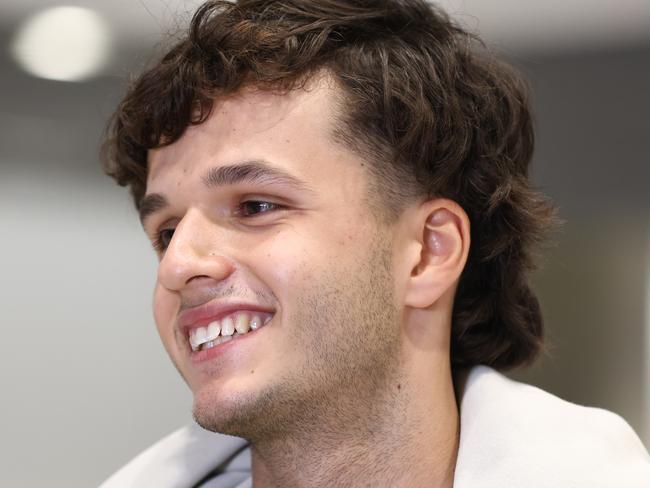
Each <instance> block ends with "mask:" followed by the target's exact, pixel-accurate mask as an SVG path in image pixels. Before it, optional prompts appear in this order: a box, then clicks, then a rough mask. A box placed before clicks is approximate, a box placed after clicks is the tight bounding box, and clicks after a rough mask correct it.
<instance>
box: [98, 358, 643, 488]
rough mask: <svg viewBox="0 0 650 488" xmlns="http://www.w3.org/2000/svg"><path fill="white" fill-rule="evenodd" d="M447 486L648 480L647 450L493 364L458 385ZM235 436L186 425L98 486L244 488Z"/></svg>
mask: <svg viewBox="0 0 650 488" xmlns="http://www.w3.org/2000/svg"><path fill="white" fill-rule="evenodd" d="M459 396H460V398H461V401H460V446H459V451H458V458H457V463H456V471H455V474H454V488H650V456H649V455H648V452H647V451H646V450H645V448H644V447H643V445H642V443H641V441H640V440H639V438H638V437H637V435H636V434H635V433H634V431H633V430H632V429H631V428H630V426H629V425H628V424H627V423H626V422H625V421H624V420H623V419H622V418H621V417H619V416H618V415H615V414H613V413H611V412H608V411H606V410H602V409H598V408H589V407H582V406H579V405H575V404H573V403H569V402H566V401H564V400H561V399H560V398H557V397H556V396H553V395H551V394H549V393H546V392H544V391H542V390H540V389H539V388H535V387H533V386H530V385H525V384H522V383H518V382H516V381H512V380H510V379H508V378H506V377H505V376H503V375H502V374H500V373H498V372H497V371H495V370H493V369H491V368H488V367H485V366H477V367H474V368H472V370H471V371H470V372H469V374H468V376H467V380H466V382H465V385H464V386H463V387H461V391H460V394H459ZM250 471H251V456H250V449H249V448H248V443H247V442H246V441H245V440H244V439H240V438H238V437H231V436H226V435H222V434H214V433H211V432H207V431H205V430H203V429H201V428H200V427H198V426H196V425H192V426H187V427H184V428H182V429H179V430H177V431H175V432H174V433H172V434H170V435H169V436H167V437H166V438H164V439H162V440H161V441H159V442H158V443H156V444H154V445H153V446H151V447H150V448H148V449H147V450H146V451H144V452H143V453H141V454H140V455H138V456H137V457H136V458H135V459H133V460H132V461H131V462H130V463H128V464H127V465H126V466H125V467H123V468H122V469H121V470H120V471H118V472H117V473H115V474H114V475H113V476H112V477H111V478H110V479H108V480H107V481H106V482H104V483H103V484H102V485H101V486H100V488H150V487H151V488H195V487H196V488H251V487H252V480H251V474H250Z"/></svg>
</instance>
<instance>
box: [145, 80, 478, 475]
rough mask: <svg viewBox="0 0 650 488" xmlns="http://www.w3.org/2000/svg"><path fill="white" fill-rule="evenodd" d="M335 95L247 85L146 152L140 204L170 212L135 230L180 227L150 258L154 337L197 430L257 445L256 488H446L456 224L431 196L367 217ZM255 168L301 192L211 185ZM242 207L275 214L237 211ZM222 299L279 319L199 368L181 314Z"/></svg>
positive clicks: (458, 251)
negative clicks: (387, 215)
mask: <svg viewBox="0 0 650 488" xmlns="http://www.w3.org/2000/svg"><path fill="white" fill-rule="evenodd" d="M337 90H338V88H337V87H336V86H335V84H334V83H333V82H331V81H328V79H327V78H326V77H324V78H318V79H315V80H313V81H312V82H311V83H310V84H309V85H308V86H307V88H306V89H300V90H296V91H294V92H291V93H289V94H284V95H277V94H271V93H269V92H262V91H258V90H255V89H252V88H249V89H245V90H243V91H241V92H239V93H237V94H235V95H233V96H230V97H227V98H223V99H219V100H217V101H216V103H215V106H214V110H213V112H212V114H211V116H210V118H209V119H208V120H207V121H206V122H205V123H203V124H201V125H198V126H192V127H190V128H188V130H187V131H186V133H185V134H184V135H183V137H182V138H181V139H180V140H178V141H177V142H175V143H174V144H172V145H170V146H166V147H164V148H161V149H157V150H153V151H151V152H150V154H149V174H148V180H147V194H148V195H151V194H153V193H156V194H160V195H163V196H164V197H165V199H166V201H167V204H166V205H165V206H163V207H162V208H156V211H155V212H153V213H151V214H150V215H148V216H147V218H146V219H145V220H144V227H145V230H146V232H147V234H148V235H149V236H150V237H151V238H152V240H155V239H156V238H157V236H158V235H159V233H160V232H161V231H163V235H164V236H166V237H167V238H169V236H171V235H172V232H173V237H171V239H170V240H169V242H168V244H169V245H168V247H166V249H164V250H160V251H159V252H158V255H159V258H160V265H159V271H158V279H157V283H156V289H155V293H154V315H155V319H156V324H157V328H158V332H159V334H160V337H161V339H162V342H163V344H164V346H165V348H166V350H167V352H168V354H169V355H170V357H171V359H172V361H173V362H174V364H175V366H176V368H177V369H178V371H179V372H180V374H181V375H182V376H183V378H184V379H185V381H186V382H187V384H188V386H189V387H190V389H191V390H192V392H193V396H194V406H193V414H194V417H195V419H196V421H197V422H198V423H199V424H200V425H201V426H203V427H204V428H206V429H209V430H213V431H215V432H223V433H227V434H231V435H237V436H240V437H244V438H246V439H248V440H249V441H250V442H251V445H252V456H253V457H252V463H253V465H252V469H253V481H254V486H255V488H267V487H307V486H309V487H320V486H323V487H325V486H343V487H345V486H350V487H352V486H354V487H359V486H373V487H383V486H386V487H401V486H403V487H418V486H423V487H424V486H427V487H435V486H440V487H451V486H452V481H453V470H454V466H455V461H456V455H457V450H458V408H457V404H456V399H455V396H454V387H453V381H452V376H451V368H450V359H449V334H450V324H451V310H452V305H453V296H454V293H455V289H456V285H457V282H458V278H459V276H460V273H461V271H462V269H463V266H464V264H465V261H466V259H467V251H468V248H469V224H468V220H467V216H466V215H465V213H464V212H463V211H462V209H461V208H460V207H458V206H457V205H456V204H455V203H454V202H451V201H448V200H443V199H436V200H430V201H416V202H413V203H412V204H410V205H408V206H407V208H405V209H404V211H403V212H402V214H401V215H400V217H399V218H398V219H397V220H396V221H393V222H391V223H386V222H384V221H382V219H377V218H376V216H375V215H374V214H373V212H372V210H371V208H370V206H369V205H368V198H369V188H370V187H371V185H370V176H369V173H368V171H367V164H368V163H367V162H366V161H364V160H363V159H362V158H361V157H360V156H359V155H357V154H356V153H353V152H351V151H349V150H347V149H346V148H344V147H342V145H340V144H339V143H337V142H335V140H334V138H333V137H332V133H333V131H334V129H335V127H336V123H337V113H336V109H335V105H334V104H333V102H332V100H334V99H335V97H336V95H337ZM251 160H253V161H260V160H263V161H264V165H266V166H268V167H271V168H274V169H279V170H281V171H283V172H284V173H286V174H289V175H291V176H292V177H293V178H294V179H296V180H298V181H299V182H300V183H299V184H297V185H294V184H292V183H288V182H286V181H283V180H277V179H276V180H267V181H264V182H259V181H257V182H250V181H249V182H246V181H244V182H239V183H235V184H227V185H221V186H219V187H212V188H208V186H206V184H205V175H206V174H207V172H208V171H209V170H210V169H213V168H222V167H224V166H231V165H235V166H237V165H242V164H246V162H247V161H251ZM246 201H266V202H271V203H273V204H279V205H280V206H279V207H278V206H273V205H271V206H268V205H267V206H266V207H260V206H259V205H257V206H255V205H253V207H254V208H255V212H256V213H254V214H251V212H248V213H244V212H242V206H241V204H242V202H246ZM158 207H160V205H159V206H158ZM243 208H249V207H246V206H244V207H243ZM231 300H237V301H241V302H246V303H252V304H257V305H259V306H263V307H266V308H269V309H272V310H274V317H273V320H272V321H271V322H270V323H269V324H268V325H266V326H265V327H264V328H262V329H260V330H259V331H257V336H256V337H254V338H252V339H251V340H250V341H246V343H245V344H244V343H242V344H241V345H239V346H238V347H233V348H231V349H230V350H229V351H228V353H226V354H222V355H221V356H219V357H217V358H214V359H213V360H211V361H209V362H208V363H207V364H201V365H197V364H193V363H192V362H191V361H190V359H189V350H188V346H187V340H186V338H185V337H184V336H183V335H182V334H181V332H180V329H179V328H178V314H179V312H182V311H183V310H187V309H190V308H192V307H196V306H200V305H202V304H205V303H214V302H219V301H222V302H223V301H231Z"/></svg>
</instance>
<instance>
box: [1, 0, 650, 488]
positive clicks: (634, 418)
mask: <svg viewBox="0 0 650 488" xmlns="http://www.w3.org/2000/svg"><path fill="white" fill-rule="evenodd" d="M198 3H199V2H198V1H192V2H183V1H180V0H139V1H127V0H119V1H118V0H110V1H109V0H95V1H90V0H87V1H71V2H70V3H69V4H68V5H74V6H81V7H86V8H89V9H92V10H93V11H94V12H96V14H95V15H93V14H92V13H89V12H88V11H86V10H74V9H72V10H71V9H68V10H64V11H62V10H56V11H54V12H50V13H49V14H42V12H43V11H44V10H45V9H48V8H52V7H57V6H59V5H60V2H57V1H54V0H2V3H0V43H1V45H2V47H3V49H2V51H1V52H0V73H1V74H0V224H1V231H0V270H1V273H2V281H1V282H0V310H1V314H2V315H1V317H2V319H1V320H2V326H3V327H2V329H3V333H4V339H3V340H2V341H1V343H0V379H1V385H2V406H1V407H0V408H1V415H0V432H2V435H1V440H0V456H1V457H2V459H3V469H2V470H1V471H0V485H2V486H12V487H14V486H16V487H18V486H20V487H23V486H24V487H31V486H57V487H66V488H74V487H89V486H97V485H98V484H99V483H100V482H101V481H102V480H103V479H105V478H106V477H107V476H108V475H109V474H110V473H111V472H113V471H114V470H115V469H117V468H118V467H119V466H121V465H122V464H123V463H124V462H126V461H127V460H128V459H130V458H131V457H132V456H133V455H135V454H136V453H137V452H139V451H141V450H142V449H143V448H145V447H146V446H148V445H149V444H151V443H152V442H154V441H156V440H157V439H159V438H160V437H162V436H164V435H165V434H167V433H168V432H170V431H172V430H173V429H175V428H176V427H178V426H181V425H183V424H185V423H187V422H189V421H190V419H191V417H190V405H191V398H190V396H189V394H188V392H187V391H186V389H185V387H184V385H183V384H182V382H181V380H180V378H179V377H178V375H177V373H176V371H175V370H174V369H173V367H172V366H171V364H170V363H169V361H168V360H167V357H166V356H165V353H164V351H163V349H162V347H161V346H160V344H159V340H158V337H157V335H156V333H155V328H154V325H153V319H152V317H151V312H150V302H151V298H150V295H151V290H152V287H153V282H154V279H155V267H156V263H155V257H154V254H153V252H152V251H151V250H150V249H149V244H148V242H147V241H146V239H145V237H144V234H143V233H142V232H141V230H140V227H139V223H138V220H137V217H136V215H135V212H134V210H133V209H132V208H131V202H130V200H129V197H128V195H127V193H126V191H124V190H123V189H120V188H118V187H116V186H114V185H113V183H112V182H111V181H110V180H109V179H108V178H106V177H104V176H103V175H102V173H101V170H100V168H99V164H98V159H97V147H98V141H99V139H100V136H101V133H102V130H103V128H104V125H105V121H106V119H107V117H108V116H109V114H110V113H111V111H112V109H113V108H114V106H115V104H116V102H117V100H118V99H119V97H120V94H121V93H123V90H124V87H125V85H126V81H127V79H128V74H129V73H130V72H132V71H138V70H140V69H141V68H142V66H144V65H145V64H146V63H147V62H148V61H149V60H150V59H151V58H152V52H153V51H152V50H153V47H154V46H155V45H156V43H158V42H159V40H160V39H161V38H162V37H163V35H165V34H166V33H168V32H170V31H173V30H174V28H175V26H177V25H184V23H185V21H186V20H187V19H188V15H189V14H188V12H191V11H192V10H193V8H194V7H195V6H196V5H197V4H198ZM441 3H442V5H444V6H445V7H446V8H447V9H448V10H449V11H450V12H451V13H452V14H453V15H455V16H457V17H458V18H459V19H460V20H461V21H462V22H463V23H465V24H466V25H469V26H470V27H472V28H473V29H476V30H478V31H480V32H481V33H482V34H483V35H484V37H485V38H486V40H487V41H488V43H489V44H490V45H491V46H493V47H494V48H495V49H496V50H498V51H501V52H503V53H504V54H505V55H506V56H507V57H508V58H509V59H510V60H512V61H513V62H514V63H515V64H516V65H517V66H519V67H520V68H521V69H522V70H523V71H524V72H525V73H526V75H527V76H528V78H529V79H530V81H531V84H532V86H533V89H534V105H535V110H536V114H537V126H538V149H537V153H536V157H535V162H534V170H533V173H534V180H535V182H536V184H537V185H538V186H540V187H541V188H542V189H544V190H545V191H546V192H547V193H548V194H550V195H551V196H552V197H553V198H554V199H555V201H556V202H557V204H558V206H559V207H560V210H561V215H562V216H563V217H564V218H565V219H566V221H567V223H566V224H565V226H564V228H563V230H562V232H560V233H559V234H558V235H557V236H556V238H555V243H556V245H555V246H553V247H551V248H550V249H549V250H547V252H546V253H545V254H544V258H543V260H542V268H541V270H540V271H539V272H538V273H537V275H536V277H535V281H536V284H537V289H538V290H539V293H540V297H541V301H542V305H543V308H544V311H545V317H546V322H547V328H548V338H549V342H550V343H551V348H550V353H549V355H548V356H546V357H544V358H542V359H541V360H540V361H539V362H538V364H537V365H536V366H535V367H533V368H532V369H531V370H529V371H526V372H520V373H516V374H515V375H514V376H515V377H516V378H518V379H524V380H526V381H529V382H532V383H534V384H537V385H539V386H541V387H543V388H545V389H547V390H549V391H551V392H553V393H555V394H557V395H559V396H562V397H563V398H565V399H567V400H570V401H573V402H577V403H581V404H589V405H594V406H599V407H604V408H607V409H610V410H613V411H615V412H617V413H619V414H621V415H623V416H624V417H625V418H626V419H627V420H628V421H629V422H630V423H631V424H632V426H633V427H634V428H635V430H636V431H637V432H638V433H639V435H640V436H641V438H642V439H643V440H644V442H645V443H646V445H648V444H650V386H649V385H650V218H649V215H650V192H649V191H648V182H649V181H650V169H649V167H650V156H649V154H650V151H649V150H650V142H649V141H650V118H649V114H650V2H648V1H647V0H619V1H616V2H612V1H609V0H598V1H596V0H591V1H586V0H581V1H579V0H567V1H559V0H553V1H550V0H547V1H545V2H533V1H523V2H522V1H516V0H498V1H497V0H494V1H484V0H483V1H481V0H467V1H458V0H456V1H454V0H449V1H443V2H441ZM39 13H41V14H42V15H41V16H40V17H37V18H36V20H34V17H33V16H34V15H36V14H39ZM43 15H45V16H43ZM47 15H50V16H49V17H48V16H47ZM66 15H68V17H65V16H66ZM66 18H67V19H68V20H66ZM51 25H54V30H53V31H52V30H51V28H49V27H48V26H51ZM84 26H85V27H84ZM30 36H31V37H30ZM34 36H36V37H34ZM38 36H41V38H39V37H38ZM66 43H67V44H66ZM65 52H68V53H71V54H72V59H64V58H61V57H60V56H62V54H65ZM39 63H40V64H39ZM78 63H81V65H77V64H78ZM84 63H85V64H84ZM30 72H31V74H30ZM66 80H68V81H66Z"/></svg>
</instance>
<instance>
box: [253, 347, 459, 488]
mask: <svg viewBox="0 0 650 488" xmlns="http://www.w3.org/2000/svg"><path fill="white" fill-rule="evenodd" d="M419 364H420V366H419V369H420V371H418V367H416V366H414V365H413V364H412V365H411V367H410V370H409V371H408V374H406V375H404V376H402V377H400V378H397V377H396V378H395V381H394V383H393V384H392V385H391V388H390V390H389V391H385V392H383V393H382V397H381V398H375V399H373V400H374V401H371V402H364V401H361V402H360V401H358V400H359V399H358V398H354V397H353V396H351V397H349V398H348V397H346V396H345V395H339V396H337V398H340V400H341V401H340V402H339V403H338V404H337V405H336V407H337V408H335V409H332V408H331V407H332V406H331V405H329V407H328V409H329V411H312V412H311V413H308V414H301V415H300V418H299V419H296V420H297V421H296V427H297V428H296V429H295V431H292V432H284V433H283V435H281V436H276V437H273V438H266V439H258V440H253V441H252V468H253V484H254V485H253V486H254V488H279V487H288V488H301V487H310V488H315V487H329V486H340V487H356V486H373V487H378V488H381V487H387V488H388V487H391V488H395V487H397V488H400V487H441V488H443V487H444V488H451V486H452V484H453V474H454V469H455V465H456V455H457V452H458V435H459V415H458V408H457V405H456V399H455V396H454V388H453V383H452V376H451V370H450V367H449V364H448V358H447V362H445V361H444V360H442V361H439V362H438V364H437V366H436V363H433V366H432V363H429V365H428V366H425V367H422V366H421V364H422V363H419ZM425 378H426V381H423V380H424V379H425ZM360 404H361V405H365V409H364V411H358V408H356V409H355V407H356V406H357V405H360ZM368 405H372V407H371V408H370V410H368Z"/></svg>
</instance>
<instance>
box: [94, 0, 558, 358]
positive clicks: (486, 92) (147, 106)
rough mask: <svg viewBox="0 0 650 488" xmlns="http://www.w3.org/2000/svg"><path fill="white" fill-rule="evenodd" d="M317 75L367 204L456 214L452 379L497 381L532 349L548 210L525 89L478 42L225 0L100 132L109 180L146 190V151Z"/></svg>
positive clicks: (432, 30) (440, 18)
mask: <svg viewBox="0 0 650 488" xmlns="http://www.w3.org/2000/svg"><path fill="white" fill-rule="evenodd" d="M323 70H325V71H326V72H327V73H328V74H329V75H330V76H331V77H332V78H333V79H334V80H335V82H336V83H338V84H339V86H340V88H341V103H340V105H341V108H340V111H341V113H342V114H343V115H342V120H340V121H339V123H338V127H339V129H338V130H337V131H336V136H337V138H338V139H339V140H340V141H341V142H343V143H345V144H346V145H348V147H351V148H352V149H353V150H355V151H358V152H359V153H360V154H362V155H363V156H364V157H365V158H366V159H367V160H368V161H369V162H370V163H372V164H370V167H371V171H372V172H373V176H374V177H373V178H372V180H373V181H374V182H375V186H374V189H375V193H376V194H377V195H376V198H375V200H377V201H379V202H380V203H381V206H382V208H383V209H385V214H386V216H388V217H389V218H390V216H392V217H395V216H396V215H398V214H399V210H400V208H403V205H404V204H405V203H407V202H412V201H414V199H418V198H419V199H421V198H433V197H446V198H450V199H452V200H454V201H456V202H457V203H458V204H460V205H461V206H462V207H463V209H464V210H465V211H466V212H467V214H468V216H469V219H470V223H471V239H472V245H471V249H470V253H469V258H468V262H467V265H466V267H465V269H464V271H463V273H462V276H461V279H460V283H459V286H458V291H457V294H456V297H455V302H454V310H453V316H452V344H451V358H452V365H453V367H454V368H461V367H466V366H471V365H475V364H486V365H489V366H492V367H495V368H498V369H502V370H503V369H509V368H513V367H516V366H520V365H523V364H527V363H530V362H532V360H533V359H534V358H535V356H536V355H537V353H538V352H539V350H540V348H541V347H542V344H543V342H542V338H543V324H542V316H541V312H540V307H539V303H538V300H537V298H536V297H535V294H534V293H533V292H532V290H531V288H530V285H529V275H530V272H531V271H532V270H533V268H534V262H533V250H534V248H535V247H536V245H537V244H539V243H540V241H541V240H542V238H543V237H544V235H545V234H546V232H547V231H548V229H549V228H550V226H551V225H552V224H553V222H554V209H553V207H552V205H551V204H550V203H549V202H548V200H547V199H546V198H544V197H543V196H542V195H540V194H539V193H537V192H536V191H534V190H533V189H532V188H531V185H530V183H529V180H528V166H529V162H530V159H531V156H532V151H533V145H534V134H533V126H532V120H531V114H530V108H529V104H528V100H527V90H526V87H525V84H524V83H523V82H522V81H521V79H520V78H519V76H518V75H517V74H516V73H515V72H514V71H513V70H512V69H511V68H510V67H508V66H507V65H505V64H504V63H502V62H500V61H498V60H497V59H496V58H494V57H493V56H491V55H490V54H489V53H488V52H487V50H486V49H485V48H484V47H483V46H482V44H481V42H480V40H479V39H477V38H476V37H475V36H474V35H472V34H471V33H468V32H467V31H465V30H464V29H463V28H461V27H460V26H458V25H457V24H455V23H454V22H453V21H451V20H450V18H449V17H448V16H447V15H446V14H445V13H444V12H442V11H440V10H439V9H438V8H436V7H434V6H432V5H430V4H428V3H427V2H426V1H424V0H319V1H318V2H315V1H310V0H282V1H271V0H240V1H238V2H235V3H232V2H229V1H225V0H217V1H210V2H207V3H205V4H204V5H203V6H202V7H200V8H199V9H198V11H197V12H196V13H195V15H194V17H193V19H192V22H191V26H190V30H189V33H188V34H187V36H186V37H184V38H183V39H181V40H180V41H178V42H177V43H176V45H175V46H174V47H173V48H172V49H171V50H170V51H169V52H168V53H167V54H166V55H165V56H164V57H163V58H162V60H161V61H159V62H158V63H157V64H156V65H155V66H153V67H152V68H150V69H149V70H148V71H146V72H145V73H143V74H142V75H140V76H139V77H138V78H137V79H136V80H135V82H134V83H133V85H132V86H131V88H130V90H129V91H128V93H127V95H126V97H125V98H124V100H123V101H122V102H121V104H120V105H119V107H118V109H117V111H116V113H115V114H114V116H113V118H112V119H111V122H110V124H109V126H108V129H107V136H106V140H105V143H104V146H103V152H102V159H103V164H104V167H105V170H106V172H107V173H108V174H109V175H111V176H112V177H113V178H114V179H115V180H116V181H117V182H118V183H119V184H120V185H123V186H126V185H128V186H129V187H130V189H131V192H132V195H133V197H134V200H135V204H136V206H139V204H140V201H141V199H142V197H143V196H144V193H145V190H146V176H147V151H148V150H149V149H151V148H156V147H160V146H163V145H166V144H170V143H172V142H174V141H176V140H178V139H179V138H180V137H181V136H182V134H183V133H184V131H185V129H186V128H187V127H188V126H189V125H190V124H200V123H202V122H204V121H205V120H206V118H207V117H208V116H209V114H210V111H211V107H212V104H213V101H214V99H215V98H216V97H219V96H223V95H226V94H229V93H233V92H235V91H237V90H239V89H240V88H242V87H243V86H245V85H255V86H257V87H260V88H263V89H271V90H280V91H282V90H292V89H296V88H298V87H301V86H303V84H304V82H305V80H309V79H310V77H312V76H313V75H314V74H315V73H316V72H320V71H323Z"/></svg>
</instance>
